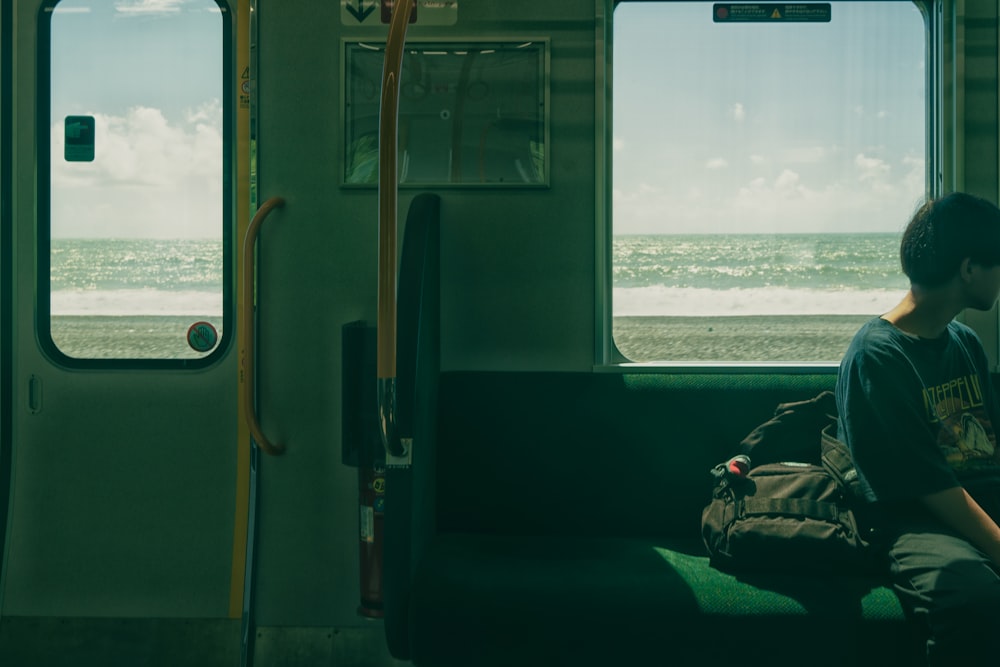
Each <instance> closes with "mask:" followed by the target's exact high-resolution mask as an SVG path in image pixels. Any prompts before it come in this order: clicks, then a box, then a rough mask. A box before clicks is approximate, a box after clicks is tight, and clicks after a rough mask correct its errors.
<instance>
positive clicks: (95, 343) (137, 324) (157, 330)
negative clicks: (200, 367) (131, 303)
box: [52, 315, 222, 359]
mask: <svg viewBox="0 0 1000 667" xmlns="http://www.w3.org/2000/svg"><path fill="white" fill-rule="evenodd" d="M221 319H222V318H221V317H198V316H169V315H167V316H158V315H147V316H133V315H129V316H113V315H107V316H96V315H95V316H77V315H63V316H59V315H53V316H52V340H53V342H54V343H55V344H56V347H58V348H59V349H60V350H61V351H62V352H63V354H65V355H67V356H69V357H75V358H78V359H198V358H200V357H204V356H205V353H202V352H197V351H195V350H193V349H191V347H190V346H189V345H188V343H187V331H188V328H189V327H190V326H191V325H192V324H194V323H195V322H198V321H200V320H208V321H211V322H214V323H215V325H216V327H217V329H218V330H219V331H218V333H219V336H220V337H221V336H222V330H221V329H222V323H221Z"/></svg>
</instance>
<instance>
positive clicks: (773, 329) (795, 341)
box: [613, 315, 874, 362]
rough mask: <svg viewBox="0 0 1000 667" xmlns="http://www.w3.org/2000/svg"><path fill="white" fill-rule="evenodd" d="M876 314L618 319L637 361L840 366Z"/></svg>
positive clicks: (621, 340)
mask: <svg viewBox="0 0 1000 667" xmlns="http://www.w3.org/2000/svg"><path fill="white" fill-rule="evenodd" d="M872 317H874V316H873V315H801V316H799V315H768V316H749V317H616V318H615V319H614V326H613V332H614V339H615V344H616V345H617V346H618V349H619V351H621V353H622V354H624V355H625V356H626V357H628V358H629V359H630V360H631V361H811V362H817V361H837V362H839V361H840V358H841V357H842V356H843V354H844V351H845V350H846V349H847V345H848V343H850V342H851V338H852V337H853V336H854V333H855V332H856V331H857V330H858V328H859V327H860V326H861V325H862V324H863V323H864V322H866V321H867V320H869V319H871V318H872Z"/></svg>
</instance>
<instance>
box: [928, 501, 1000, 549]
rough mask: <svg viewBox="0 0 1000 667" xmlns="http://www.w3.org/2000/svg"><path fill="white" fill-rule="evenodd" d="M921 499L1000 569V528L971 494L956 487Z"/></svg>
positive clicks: (932, 511) (939, 517)
mask: <svg viewBox="0 0 1000 667" xmlns="http://www.w3.org/2000/svg"><path fill="white" fill-rule="evenodd" d="M921 500H922V501H923V503H924V505H925V506H926V507H927V509H929V510H930V511H931V513H932V514H934V516H936V517H937V518H938V519H940V520H941V521H942V522H944V523H945V524H946V525H947V526H948V527H949V528H951V529H952V530H954V531H955V532H957V533H958V534H959V535H961V536H962V537H964V538H965V539H967V540H969V542H971V543H972V544H973V545H975V546H976V547H978V548H979V549H981V550H982V551H983V552H984V553H985V554H986V555H987V556H989V557H990V560H992V561H993V562H994V563H996V564H997V565H998V566H1000V526H997V524H996V522H995V521H993V519H991V518H990V515H988V514H987V513H986V512H984V511H983V508H982V507H980V506H979V503H977V502H976V501H975V499H974V498H973V497H972V496H970V495H969V492H968V491H966V490H965V489H964V488H962V487H961V486H955V487H952V488H950V489H945V490H944V491H938V492H937V493H932V494H930V495H927V496H924V497H923V498H922V499H921Z"/></svg>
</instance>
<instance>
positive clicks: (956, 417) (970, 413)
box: [924, 373, 996, 471]
mask: <svg viewBox="0 0 1000 667" xmlns="http://www.w3.org/2000/svg"><path fill="white" fill-rule="evenodd" d="M924 407H925V408H926V410H927V418H928V420H929V421H930V422H931V424H936V425H938V427H939V428H938V447H940V448H941V451H942V453H944V456H945V459H947V461H948V463H949V465H951V467H952V468H953V469H955V470H956V471H958V470H967V469H973V468H978V467H981V466H984V465H986V466H993V465H995V464H996V461H995V459H994V457H995V455H996V434H995V433H994V430H993V424H992V423H991V422H990V418H989V415H988V414H987V412H986V409H985V406H984V400H983V392H982V388H981V386H980V384H979V376H978V375H976V374H975V373H972V374H969V375H966V376H964V377H958V378H955V379H953V380H950V381H948V382H943V383H941V384H939V385H937V386H935V387H929V388H927V389H924Z"/></svg>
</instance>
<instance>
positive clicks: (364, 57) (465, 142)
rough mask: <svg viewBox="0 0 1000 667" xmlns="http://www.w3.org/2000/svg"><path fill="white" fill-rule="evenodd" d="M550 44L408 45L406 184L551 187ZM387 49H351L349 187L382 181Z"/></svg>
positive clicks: (402, 143) (402, 128)
mask: <svg viewBox="0 0 1000 667" xmlns="http://www.w3.org/2000/svg"><path fill="white" fill-rule="evenodd" d="M546 46H547V44H546V42H544V41H537V40H535V41H517V42H509V43H507V42H504V43H455V42H448V43H433V44H431V43H420V42H413V43H411V44H410V46H409V47H408V48H407V50H406V51H405V52H404V54H403V68H402V72H401V73H400V78H399V83H400V95H399V137H398V141H399V171H400V173H399V183H400V185H403V186H405V185H408V184H413V185H428V184H435V185H456V186H457V185H473V186H489V187H510V186H521V187H532V186H541V185H545V184H546V183H547V182H548V176H547V174H548V172H547V167H546V160H545V150H546V148H545V147H546V140H545V136H546V129H547V125H546V108H547V104H546V96H547V87H546V83H545V82H546V72H547V66H546V57H547V53H548V50H547V48H546ZM383 51H384V44H376V43H370V42H368V43H360V42H359V43H348V44H346V45H345V54H344V63H345V72H347V73H348V74H347V75H346V76H344V118H345V131H346V136H345V141H344V146H345V147H346V155H345V156H344V183H345V184H347V185H359V186H369V187H370V186H374V185H375V184H376V183H377V181H378V117H379V95H380V93H381V88H382V63H383Z"/></svg>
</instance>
